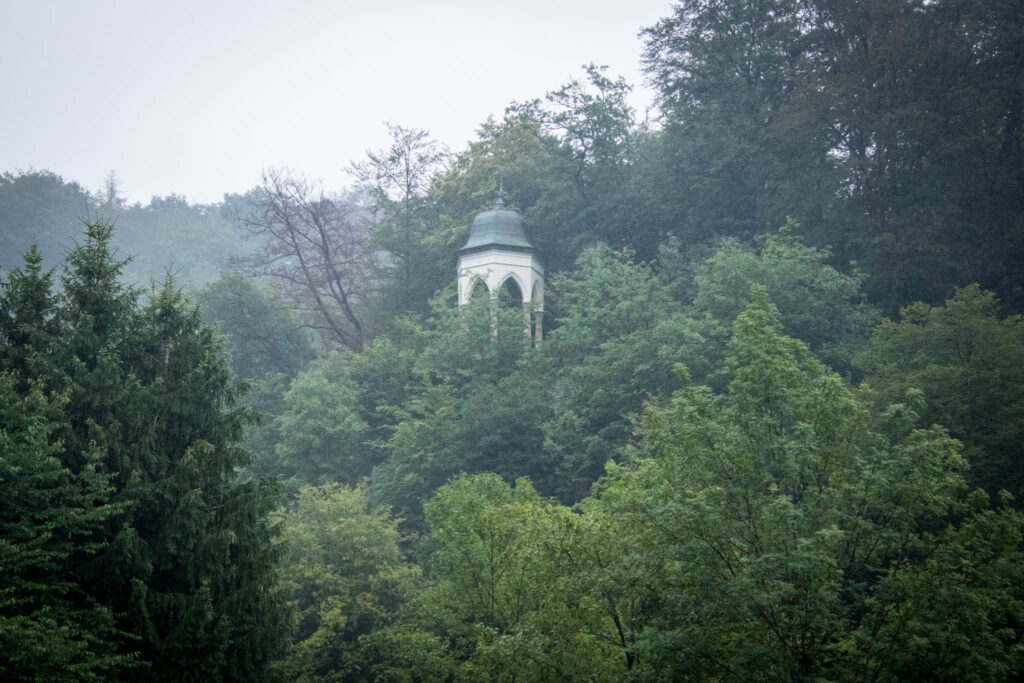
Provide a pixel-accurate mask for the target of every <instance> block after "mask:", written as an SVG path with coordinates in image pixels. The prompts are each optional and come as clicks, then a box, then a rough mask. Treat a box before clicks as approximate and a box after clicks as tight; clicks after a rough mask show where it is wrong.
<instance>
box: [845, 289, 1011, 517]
mask: <svg viewBox="0 0 1024 683" xmlns="http://www.w3.org/2000/svg"><path fill="white" fill-rule="evenodd" d="M998 309H999V307H998V304H997V302H996V298H995V296H994V295H993V294H992V293H991V292H985V291H982V289H981V288H980V287H978V286H977V285H971V286H970V287H967V288H965V289H961V290H958V291H957V293H956V295H955V296H953V297H952V298H951V299H949V300H948V301H946V304H945V306H929V305H927V304H923V303H917V304H913V305H911V306H908V307H906V308H904V309H903V310H902V311H901V314H902V316H901V317H902V319H901V320H900V322H898V323H897V322H892V321H888V320H887V321H886V322H884V323H883V324H882V325H880V326H879V327H878V328H877V329H876V330H875V333H874V335H873V336H872V338H871V344H870V346H868V347H867V348H866V349H865V350H864V351H863V352H862V353H860V354H859V355H858V356H857V363H858V365H859V366H860V367H861V368H862V369H863V370H864V371H865V373H866V374H867V376H866V378H865V384H864V389H865V392H866V396H867V397H868V398H870V399H871V400H872V401H874V402H875V403H879V404H884V403H887V402H892V401H898V400H900V398H901V397H902V396H903V395H904V394H906V392H907V391H908V390H910V389H919V390H920V391H922V392H923V396H924V402H925V406H924V407H923V408H922V410H921V422H922V424H941V425H943V426H945V427H947V428H948V429H949V430H950V433H951V434H952V435H953V436H955V437H956V438H958V439H960V440H961V441H962V442H963V444H964V455H965V457H966V458H967V461H968V462H969V463H970V466H971V469H970V471H969V473H968V477H969V479H970V481H971V482H972V483H974V484H975V485H977V486H982V487H984V488H985V489H987V490H988V491H989V492H991V493H995V492H997V491H998V490H999V489H1006V490H1008V491H1010V492H1011V493H1012V494H1013V495H1014V497H1015V499H1016V500H1017V501H1018V502H1017V505H1019V504H1020V501H1021V500H1022V496H1024V468H1022V464H1021V457H1022V452H1021V443H1022V441H1024V417H1022V416H1024V323H1022V322H1021V318H1020V316H1010V317H1008V318H1003V319H1000V317H999V310H998Z"/></svg>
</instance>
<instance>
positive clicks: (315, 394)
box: [274, 352, 374, 486]
mask: <svg viewBox="0 0 1024 683" xmlns="http://www.w3.org/2000/svg"><path fill="white" fill-rule="evenodd" d="M274 427H275V431H276V436H277V439H276V441H277V442H276V445H275V450H276V454H277V457H278V458H279V459H280V461H281V466H282V469H281V471H282V473H284V474H285V475H286V476H288V477H291V478H292V479H294V480H296V481H297V482H298V483H299V484H314V485H318V484H324V483H328V482H340V483H343V484H348V485H350V486H354V485H355V484H357V483H359V481H360V480H361V479H363V478H364V477H366V476H367V475H369V474H370V471H371V469H372V468H373V465H374V462H373V460H372V456H371V455H370V453H369V452H368V449H367V448H366V447H365V446H364V441H365V440H366V438H367V436H368V428H367V425H366V423H365V422H363V420H362V417H360V414H359V403H358V395H357V387H356V384H355V382H354V381H353V380H352V377H351V374H350V372H349V368H348V358H347V356H346V355H345V354H342V353H338V352H334V353H332V354H331V355H329V356H328V357H327V358H324V359H321V360H318V361H314V362H313V363H311V364H310V365H309V367H307V368H306V369H305V370H303V371H302V372H301V373H299V375H298V376H296V377H295V379H293V380H292V382H291V384H290V385H289V387H288V391H287V393H285V395H284V404H283V411H282V412H281V414H280V415H278V416H277V418H276V419H275V420H274Z"/></svg>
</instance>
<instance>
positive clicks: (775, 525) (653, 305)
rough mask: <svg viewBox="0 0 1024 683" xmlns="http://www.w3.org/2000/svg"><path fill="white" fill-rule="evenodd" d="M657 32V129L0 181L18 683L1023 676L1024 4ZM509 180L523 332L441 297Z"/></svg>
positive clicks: (5, 616) (779, 5)
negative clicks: (174, 174)
mask: <svg viewBox="0 0 1024 683" xmlns="http://www.w3.org/2000/svg"><path fill="white" fill-rule="evenodd" d="M640 40H642V41H643V45H644V55H645V57H644V65H645V69H646V73H647V75H648V77H649V78H650V80H651V82H652V83H653V84H654V86H655V87H656V89H657V93H658V101H657V107H656V108H655V109H653V110H652V111H649V112H645V113H642V114H641V113H638V112H635V111H633V110H632V109H631V108H630V106H629V105H628V102H629V93H630V90H631V87H630V85H629V84H628V83H626V82H625V81H623V80H622V79H616V78H615V77H614V76H613V75H611V74H609V73H608V72H607V70H605V69H603V68H601V67H599V66H595V65H590V66H587V67H584V71H583V76H582V77H581V78H580V80H574V81H572V82H570V83H567V84H566V85H564V86H563V87H561V88H560V89H558V90H556V91H554V92H550V93H547V94H545V95H542V96H539V97H538V98H537V99H535V100H531V101H526V102H512V103H511V104H510V105H509V106H508V108H507V110H506V111H505V114H504V116H503V118H501V119H500V120H495V119H492V120H488V121H485V122H483V123H482V124H481V125H480V128H479V130H478V133H477V137H476V139H474V140H472V141H469V142H468V144H467V145H466V146H465V148H464V149H462V150H459V151H456V152H452V151H449V150H448V149H446V148H445V147H444V146H442V145H441V144H439V143H438V142H436V141H434V140H432V139H431V138H430V136H429V134H428V133H427V132H426V131H424V130H421V129H418V128H412V127H405V126H402V125H397V124H389V125H388V132H389V134H390V138H391V141H392V144H391V145H390V147H388V148H387V149H382V150H375V151H370V152H368V153H367V155H366V157H365V158H364V159H361V160H354V161H351V162H348V166H347V168H348V170H349V171H350V173H351V177H352V178H353V183H352V186H351V187H350V188H347V189H345V190H339V191H337V192H331V191H328V190H327V189H325V188H324V187H323V186H322V184H321V183H319V182H317V181H316V180H315V179H310V178H307V177H304V176H302V175H301V173H300V172H294V171H286V170H277V169H268V170H266V171H264V175H263V182H262V184H261V185H260V186H259V187H255V188H253V189H252V190H251V191H250V192H248V193H246V194H245V195H225V197H224V200H223V201H222V202H220V203H217V204H212V205H196V204H192V203H189V202H188V201H187V200H185V199H184V198H182V197H177V196H168V197H164V198H160V197H154V198H153V199H152V200H151V201H150V202H149V204H148V205H142V204H134V205H128V204H127V203H126V202H125V201H124V200H123V199H122V198H121V197H120V196H119V192H118V183H117V178H116V174H114V173H112V174H111V175H110V177H109V178H108V180H107V183H106V185H105V187H104V188H102V189H101V190H100V191H98V192H90V191H88V190H87V189H85V188H83V187H82V186H81V185H79V184H78V183H76V182H73V181H66V180H65V179H63V178H61V177H60V176H58V175H56V174H54V173H52V172H49V171H41V170H29V171H17V172H8V173H5V174H4V175H2V176H0V287H2V288H0V529H2V533H0V678H2V679H4V680H47V681H61V680H67V681H81V680H112V679H114V680H132V681H149V680H154V681H155V680H161V681H164V680H166V681H208V680H239V681H241V680H244V681H253V680H286V681H319V680H323V681H362V680H395V681H413V680H427V681H434V680H439V681H451V680H459V681H463V680H465V681H478V680H502V681H511V680H517V681H542V680H543V681H560V680H602V681H603V680H736V681H746V680H858V681H860V680H871V681H891V680H903V679H913V680H956V681H965V680H1017V679H1019V678H1020V677H1021V676H1022V675H1024V552H1022V551H1024V545H1022V541H1024V502H1022V501H1024V461H1022V458H1024V446H1022V444H1024V321H1022V318H1021V314H1022V313H1024V267H1022V264H1024V5H1022V4H1021V3H1020V2H1018V1H1017V0H866V1H864V2H846V1H839V0H758V1H754V0H729V1H726V0H677V1H676V2H675V3H674V4H673V5H672V6H671V7H667V8H666V16H665V18H663V19H662V20H660V21H659V22H657V23H656V24H655V25H653V26H651V27H649V28H647V29H645V30H644V31H643V32H642V33H641V35H640ZM344 163H345V160H339V165H342V164H344ZM499 178H501V179H502V180H501V182H502V183H503V186H504V188H505V190H506V194H505V198H504V201H505V203H506V205H507V206H508V207H509V208H511V209H514V210H516V211H517V212H519V213H520V214H521V215H522V216H523V218H524V220H525V223H526V225H527V226H528V230H529V237H530V239H531V240H532V242H533V244H534V245H535V246H536V247H537V249H538V252H539V254H540V255H541V257H542V258H543V260H544V263H545V267H546V272H547V291H546V293H545V297H544V298H545V306H544V311H543V316H544V325H543V326H544V330H545V335H544V338H543V341H542V342H540V341H539V340H534V339H531V338H530V336H529V335H526V334H524V333H523V311H522V310H519V308H518V307H517V306H516V305H515V303H514V302H508V301H503V300H501V299H500V298H492V297H479V298H474V299H473V300H472V301H471V302H470V303H468V304H466V305H464V306H461V307H460V306H458V305H457V304H456V294H455V280H456V267H455V252H456V250H458V249H459V248H460V247H461V246H462V245H463V244H464V243H465V241H466V238H467V235H468V234H469V229H470V225H471V224H472V221H473V219H474V217H475V216H476V215H478V214H479V213H481V212H483V211H486V210H488V209H490V208H491V207H493V206H494V202H495V190H496V189H497V188H498V184H499Z"/></svg>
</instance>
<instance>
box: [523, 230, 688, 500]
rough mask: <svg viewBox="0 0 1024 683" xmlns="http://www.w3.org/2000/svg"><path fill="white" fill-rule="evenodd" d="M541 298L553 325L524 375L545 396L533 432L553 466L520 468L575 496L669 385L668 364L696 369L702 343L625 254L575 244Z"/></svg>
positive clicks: (672, 380) (649, 274)
mask: <svg viewBox="0 0 1024 683" xmlns="http://www.w3.org/2000/svg"><path fill="white" fill-rule="evenodd" d="M549 299H550V300H553V301H554V302H555V308H556V309H557V311H558V319H559V327H558V328H557V329H556V330H554V331H553V332H552V333H551V334H550V335H549V337H548V339H547V340H545V342H544V345H543V346H542V348H541V350H540V352H539V353H538V354H536V356H537V358H536V361H535V366H534V367H533V368H532V375H533V376H534V377H535V385H536V386H537V389H536V390H537V391H538V392H543V393H544V394H545V395H548V396H550V397H551V398H550V406H549V408H548V411H547V415H546V416H545V417H546V419H545V421H544V422H543V430H544V449H545V452H546V453H547V457H548V460H549V462H550V463H551V467H552V469H553V470H554V471H553V472H548V473H544V472H536V473H535V472H530V473H529V474H530V475H531V476H532V477H534V478H535V479H536V480H537V481H538V483H539V484H540V485H542V487H543V489H544V490H548V491H552V492H555V493H557V494H558V495H559V496H561V497H562V498H563V499H566V500H572V501H576V500H579V499H580V498H582V497H583V496H584V495H586V493H587V492H588V491H589V488H590V485H591V484H592V483H593V482H594V481H596V480H597V479H598V478H599V477H600V476H601V475H602V473H603V471H604V464H605V462H606V461H607V460H608V459H609V458H612V457H614V456H615V455H616V453H617V452H618V450H619V449H620V448H621V447H622V446H624V445H625V444H626V443H627V442H628V441H629V439H630V437H631V436H632V433H633V417H635V416H636V415H637V414H639V413H640V410H641V408H642V407H643V403H644V401H645V400H647V399H648V398H650V397H652V396H661V397H668V396H669V395H670V394H671V392H672V390H673V389H675V388H676V387H677V386H678V385H677V381H676V377H675V374H674V373H673V370H672V369H673V367H674V366H675V365H676V364H677V363H687V364H689V365H690V366H691V367H694V368H695V369H697V370H698V371H701V370H706V362H705V356H704V351H705V350H704V349H703V344H704V340H703V339H702V337H701V336H700V335H699V334H698V332H697V328H696V326H695V325H694V324H693V322H692V321H691V320H689V319H688V318H686V317H685V316H684V315H683V313H682V307H681V306H680V305H679V304H678V303H677V302H676V301H674V300H673V298H672V294H671V291H670V289H669V287H668V286H666V285H665V284H664V283H663V282H662V281H661V280H659V279H658V278H657V277H656V276H655V274H654V272H653V271H652V269H651V268H650V267H649V266H647V265H644V264H637V263H635V262H634V261H633V260H632V254H630V253H629V252H613V251H611V250H610V249H609V248H607V247H594V248H591V249H588V250H585V251H584V252H583V253H582V254H581V255H580V258H579V260H578V261H577V265H576V270H574V271H573V272H572V273H571V274H568V275H566V276H565V277H562V278H555V279H553V280H552V282H551V295H550V297H549ZM551 474H554V477H552V476H551ZM552 480H553V481H552Z"/></svg>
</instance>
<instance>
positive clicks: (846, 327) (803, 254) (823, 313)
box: [692, 221, 878, 374]
mask: <svg viewBox="0 0 1024 683" xmlns="http://www.w3.org/2000/svg"><path fill="white" fill-rule="evenodd" d="M795 229H796V225H794V224H793V223H792V221H790V222H789V223H787V224H786V226H785V227H783V228H781V229H780V230H779V232H778V233H775V234H769V235H763V236H759V237H758V239H757V243H758V250H757V251H756V252H755V251H752V250H749V249H746V248H744V247H743V246H741V245H740V244H739V243H738V242H735V241H731V240H730V241H726V242H725V243H724V244H722V246H720V247H719V248H718V249H716V250H715V252H714V253H713V254H712V255H711V256H710V257H709V258H708V259H706V260H705V261H704V262H703V263H701V264H700V266H699V267H698V268H697V272H696V274H695V277H694V279H695V281H696V284H697V295H696V297H695V299H694V301H693V307H692V312H693V315H694V317H696V318H698V319H702V318H703V319H705V320H706V323H705V327H706V330H707V331H706V334H707V335H708V336H709V337H713V338H717V339H718V340H722V341H724V339H726V338H727V337H728V330H729V328H730V326H731V324H732V321H733V320H735V319H736V316H737V315H739V313H740V312H741V311H742V310H743V309H744V308H745V307H746V305H747V304H748V303H749V302H750V286H751V285H752V284H755V283H756V284H760V285H763V286H764V287H765V288H766V289H767V290H768V293H769V295H770V296H771V298H772V301H774V302H775V303H776V305H777V306H778V308H779V312H780V314H781V316H782V329H783V330H784V331H785V332H786V333H787V334H789V335H791V336H793V337H796V338H798V339H800V340H801V341H803V342H805V343H806V344H808V346H810V348H811V351H813V352H814V354H815V356H816V357H818V358H820V359H821V360H823V361H825V362H826V363H828V364H829V365H831V366H832V367H833V368H834V369H835V370H837V371H839V372H842V373H844V374H848V373H849V372H850V370H851V368H852V357H853V353H854V352H855V351H856V350H857V349H859V348H860V347H862V346H863V345H864V344H865V343H866V342H867V339H868V336H869V334H870V330H871V329H872V327H874V325H875V323H876V322H877V320H878V314H877V312H876V311H875V310H874V309H873V308H872V307H871V306H869V305H868V304H867V303H865V301H864V295H863V294H862V293H861V285H862V283H863V281H864V276H863V275H862V274H860V273H856V272H855V273H854V274H852V275H846V274H844V273H841V272H839V271H837V270H836V269H835V268H833V267H832V266H830V265H828V263H827V261H828V258H829V252H828V250H821V249H815V248H814V247H808V246H806V245H804V244H803V242H802V240H800V238H798V237H796V236H795V235H794V234H793V231H794V230H795Z"/></svg>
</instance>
